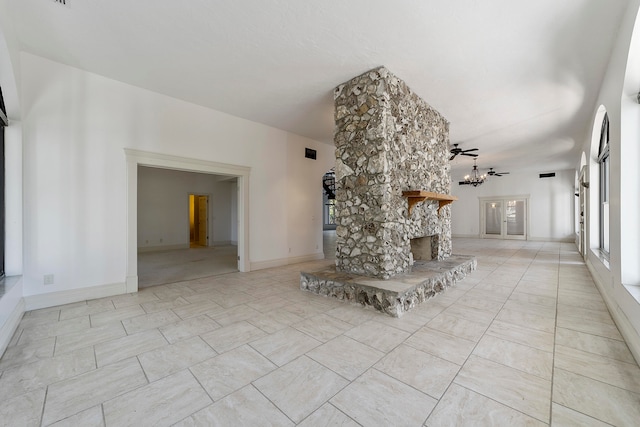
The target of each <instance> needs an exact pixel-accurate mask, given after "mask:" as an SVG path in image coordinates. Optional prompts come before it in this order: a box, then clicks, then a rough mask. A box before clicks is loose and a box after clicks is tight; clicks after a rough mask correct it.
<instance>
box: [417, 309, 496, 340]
mask: <svg viewBox="0 0 640 427" xmlns="http://www.w3.org/2000/svg"><path fill="white" fill-rule="evenodd" d="M487 326H488V324H480V323H478V322H474V321H471V320H467V319H463V318H461V317H457V316H452V315H450V314H448V309H447V310H445V311H444V312H443V313H441V314H439V315H438V316H436V317H434V318H433V320H431V321H430V322H429V323H427V327H429V328H431V329H435V330H437V331H440V332H444V333H447V334H450V335H453V336H456V337H458V338H464V339H466V340H469V341H478V340H479V339H480V338H481V337H482V335H483V334H484V331H485V330H486V329H487Z"/></svg>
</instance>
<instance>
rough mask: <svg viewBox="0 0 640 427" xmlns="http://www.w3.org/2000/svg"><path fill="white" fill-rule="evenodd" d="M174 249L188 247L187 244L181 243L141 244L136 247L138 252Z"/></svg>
mask: <svg viewBox="0 0 640 427" xmlns="http://www.w3.org/2000/svg"><path fill="white" fill-rule="evenodd" d="M174 249H189V244H188V243H186V244H185V243H181V244H179V245H162V246H141V247H139V248H138V252H160V251H172V250H174Z"/></svg>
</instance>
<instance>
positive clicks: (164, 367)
mask: <svg viewBox="0 0 640 427" xmlns="http://www.w3.org/2000/svg"><path fill="white" fill-rule="evenodd" d="M216 354H217V353H216V352H215V351H213V350H212V349H211V347H209V346H208V345H207V344H206V343H205V342H204V341H202V339H201V338H200V337H193V338H189V339H186V340H183V341H178V342H177V343H175V344H171V345H167V346H164V347H160V348H157V349H155V350H151V351H148V352H146V353H142V354H141V355H139V356H138V360H140V364H141V365H142V368H143V369H144V372H145V373H146V374H147V378H149V381H156V380H157V379H159V378H163V377H166V376H167V375H171V374H173V373H174V372H177V371H180V370H182V369H185V368H188V367H190V366H193V365H195V364H196V363H200V362H203V361H205V360H207V359H211V358H212V357H214V356H216Z"/></svg>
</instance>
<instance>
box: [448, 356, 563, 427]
mask: <svg viewBox="0 0 640 427" xmlns="http://www.w3.org/2000/svg"><path fill="white" fill-rule="evenodd" d="M454 382H455V383H456V384H458V385H461V386H463V387H466V388H468V389H470V390H473V391H475V392H476V393H480V394H482V395H484V396H487V397H489V398H491V399H494V400H496V401H498V402H500V403H502V404H504V405H507V406H509V407H511V408H513V409H516V410H518V411H521V412H523V413H525V414H527V415H529V416H531V417H534V418H537V419H538V420H540V421H542V422H548V421H549V411H550V410H551V381H549V380H545V379H542V378H540V377H538V376H535V375H531V374H527V373H525V372H522V371H519V370H517V369H513V368H510V367H508V366H505V365H501V364H499V363H496V362H492V361H490V360H486V359H483V358H480V357H477V356H474V355H471V356H470V357H469V360H468V361H467V362H466V363H465V364H464V366H463V367H462V369H461V370H460V373H459V374H458V376H457V377H456V378H455V380H454Z"/></svg>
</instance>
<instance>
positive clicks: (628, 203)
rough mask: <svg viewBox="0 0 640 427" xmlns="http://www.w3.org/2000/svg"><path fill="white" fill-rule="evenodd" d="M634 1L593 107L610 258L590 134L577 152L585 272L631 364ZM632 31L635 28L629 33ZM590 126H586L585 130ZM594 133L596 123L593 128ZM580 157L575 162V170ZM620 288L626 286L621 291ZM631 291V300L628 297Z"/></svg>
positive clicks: (634, 314)
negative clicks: (601, 132) (585, 185)
mask: <svg viewBox="0 0 640 427" xmlns="http://www.w3.org/2000/svg"><path fill="white" fill-rule="evenodd" d="M639 7H640V0H630V1H629V5H628V8H627V11H626V13H625V14H624V15H623V19H622V22H621V24H620V27H619V32H618V39H617V41H616V44H615V46H614V49H613V50H612V53H611V58H610V61H609V64H608V67H607V73H606V75H605V78H604V80H603V82H602V86H601V89H600V93H599V95H598V99H597V102H596V104H595V105H594V110H593V111H594V118H595V115H596V111H597V108H598V106H600V105H603V106H604V107H605V108H606V110H607V113H608V115H609V134H610V162H611V175H610V190H611V191H610V202H609V210H610V230H609V236H610V257H609V262H608V263H606V262H603V260H602V259H601V257H600V256H599V251H598V246H599V235H598V185H597V180H598V164H597V159H596V156H597V151H598V147H597V143H596V144H592V139H591V134H590V133H589V137H588V138H586V139H585V141H584V145H583V153H584V154H585V156H586V158H587V162H588V164H589V165H590V166H589V168H588V170H589V176H588V180H589V181H590V183H591V184H592V185H591V186H590V188H589V190H588V197H587V198H588V200H589V209H587V212H586V222H587V227H586V228H587V235H586V238H587V247H588V248H589V250H587V266H588V267H589V269H590V270H591V272H592V274H593V276H594V278H595V279H596V282H597V284H598V288H599V289H600V292H601V293H602V296H603V297H604V300H605V302H606V303H607V306H608V307H609V311H610V313H611V314H612V316H613V317H614V319H615V321H616V323H617V325H618V328H619V329H620V332H621V333H622V334H623V336H624V337H625V340H626V341H627V344H628V345H629V348H630V349H631V351H632V352H633V354H634V356H635V358H636V360H638V361H640V289H639V288H638V285H640V262H638V257H639V254H640V237H639V236H640V222H638V218H640V197H639V194H640V171H639V170H638V162H639V161H640V149H639V148H638V138H639V137H640V129H639V126H638V117H640V105H638V104H637V101H636V100H635V97H636V95H637V93H638V90H639V89H640V24H639V23H638V22H637V16H638V9H639ZM634 27H635V29H634ZM592 126H593V123H590V124H589V127H590V128H591V127H592ZM596 126H597V128H598V129H599V127H600V124H599V123H597V124H596ZM579 163H580V158H576V167H578V165H579ZM625 285H626V286H625ZM634 290H635V294H636V297H635V298H634V297H633V295H632V293H633V291H634Z"/></svg>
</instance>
